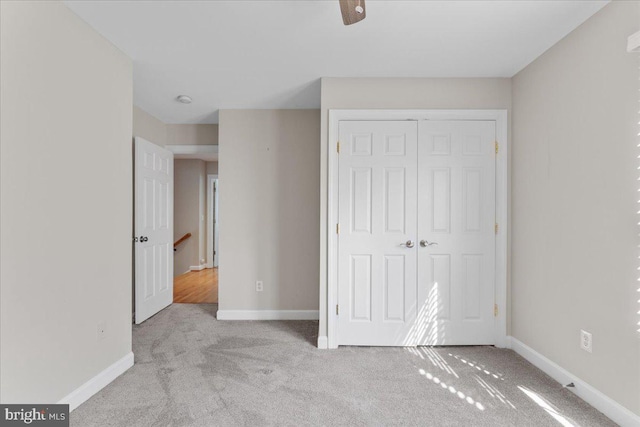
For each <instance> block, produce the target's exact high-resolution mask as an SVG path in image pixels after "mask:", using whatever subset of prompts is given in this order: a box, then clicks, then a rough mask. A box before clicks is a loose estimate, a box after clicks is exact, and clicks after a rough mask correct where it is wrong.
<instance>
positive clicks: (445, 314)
mask: <svg viewBox="0 0 640 427" xmlns="http://www.w3.org/2000/svg"><path fill="white" fill-rule="evenodd" d="M418 134H419V137H418V138H419V142H418V164H419V166H418V239H419V245H418V246H419V248H418V266H419V267H418V282H419V283H420V286H419V287H418V301H419V307H420V308H419V313H418V319H417V323H418V324H419V325H422V326H424V327H419V328H418V329H419V330H420V334H419V336H418V337H416V339H417V344H418V345H480V344H494V342H495V328H494V326H495V325H494V323H495V322H494V315H493V307H494V301H495V206H496V203H495V140H496V139H495V122H492V121H423V122H420V125H419V129H418Z"/></svg>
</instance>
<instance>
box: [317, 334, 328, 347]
mask: <svg viewBox="0 0 640 427" xmlns="http://www.w3.org/2000/svg"><path fill="white" fill-rule="evenodd" d="M318 348H319V349H321V350H326V349H327V348H329V340H328V339H327V337H326V336H325V337H318Z"/></svg>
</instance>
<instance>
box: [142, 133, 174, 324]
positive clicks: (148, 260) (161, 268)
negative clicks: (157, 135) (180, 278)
mask: <svg viewBox="0 0 640 427" xmlns="http://www.w3.org/2000/svg"><path fill="white" fill-rule="evenodd" d="M134 193H135V221H134V222H135V224H134V229H135V234H136V238H137V241H136V242H135V243H134V245H135V318H136V319H135V320H136V323H141V322H143V321H144V320H146V319H148V318H149V317H151V316H153V315H154V314H156V313H157V312H158V311H160V310H161V309H163V308H165V307H166V306H168V305H169V304H171V302H172V301H173V153H171V152H170V151H168V150H165V149H164V148H161V147H159V146H157V145H155V144H152V143H151V142H149V141H146V140H144V139H142V138H138V137H136V139H135V182H134Z"/></svg>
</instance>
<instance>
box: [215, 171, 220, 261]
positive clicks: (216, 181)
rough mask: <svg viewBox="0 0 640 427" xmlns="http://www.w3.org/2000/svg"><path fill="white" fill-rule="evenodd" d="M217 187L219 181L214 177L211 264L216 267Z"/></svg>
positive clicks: (218, 233)
mask: <svg viewBox="0 0 640 427" xmlns="http://www.w3.org/2000/svg"><path fill="white" fill-rule="evenodd" d="M218 188H219V183H218V179H215V180H214V182H213V266H214V267H218V260H219V259H220V258H219V256H220V255H219V254H220V252H219V251H220V249H219V247H218V242H219V238H218V236H220V231H219V230H218V228H219V227H218V210H219V209H218Z"/></svg>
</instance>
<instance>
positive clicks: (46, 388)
mask: <svg viewBox="0 0 640 427" xmlns="http://www.w3.org/2000/svg"><path fill="white" fill-rule="evenodd" d="M0 15H1V18H0V19H1V22H0V28H1V30H0V31H1V33H0V49H1V51H2V61H0V94H1V95H0V98H1V100H0V109H1V111H2V114H1V115H0V141H1V143H0V162H1V163H0V170H1V178H0V182H1V184H0V185H1V189H0V194H1V196H0V197H1V198H0V217H1V230H2V239H1V251H0V252H1V257H0V263H1V265H2V268H1V269H0V378H1V379H2V380H1V381H0V395H1V398H2V402H3V403H28V402H52V403H53V402H57V401H59V400H60V399H62V398H64V397H65V396H67V395H68V394H69V393H71V392H72V391H74V390H75V389H77V388H78V387H80V386H81V385H82V384H83V383H85V382H86V381H88V380H89V379H91V378H93V377H94V376H96V375H98V374H99V373H100V372H101V371H102V370H104V369H105V368H107V367H109V366H110V365H112V364H113V363H114V362H116V361H118V360H120V359H121V358H123V357H125V356H126V355H128V354H129V353H130V352H131V236H132V226H131V213H132V209H133V207H132V185H131V183H132V145H131V132H132V125H131V120H132V119H131V116H132V114H131V112H132V71H131V61H130V60H129V58H127V57H126V56H125V55H124V54H122V53H121V52H120V51H118V50H117V49H116V48H115V47H114V46H113V45H112V44H111V43H109V42H108V41H106V40H105V39H103V38H102V37H101V36H100V35H98V33H97V32H95V31H94V30H93V29H91V28H90V27H89V26H88V25H87V24H85V23H84V22H83V21H82V20H81V19H80V18H78V17H77V16H76V15H75V14H74V13H73V12H71V11H70V10H69V9H67V7H66V6H64V5H63V4H62V3H60V2H5V1H3V2H0ZM101 322H104V323H105V325H106V335H105V337H104V338H103V339H101V340H99V339H98V333H97V328H98V323H101Z"/></svg>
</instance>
